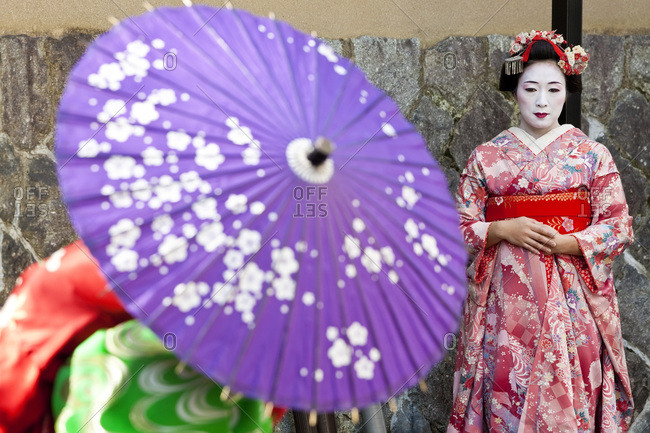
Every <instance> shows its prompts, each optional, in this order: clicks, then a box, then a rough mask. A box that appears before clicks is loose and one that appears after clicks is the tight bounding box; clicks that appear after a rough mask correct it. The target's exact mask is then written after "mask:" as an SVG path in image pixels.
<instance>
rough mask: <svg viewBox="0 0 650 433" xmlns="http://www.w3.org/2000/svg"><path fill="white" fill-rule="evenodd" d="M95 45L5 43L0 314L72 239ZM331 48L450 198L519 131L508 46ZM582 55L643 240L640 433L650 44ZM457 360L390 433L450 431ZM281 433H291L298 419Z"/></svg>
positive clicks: (605, 47) (619, 44) (502, 41)
mask: <svg viewBox="0 0 650 433" xmlns="http://www.w3.org/2000/svg"><path fill="white" fill-rule="evenodd" d="M94 36H95V35H91V34H70V35H68V36H65V37H63V38H52V37H28V36H3V37H0V151H1V152H2V155H3V157H2V158H0V182H1V184H0V245H1V260H2V266H1V267H0V304H2V303H3V302H4V300H5V299H6V297H7V296H8V294H9V292H10V291H11V288H12V287H13V285H14V283H15V280H16V278H17V276H18V275H19V274H20V272H21V271H22V270H23V269H24V268H25V267H26V266H27V265H29V264H30V263H32V262H34V261H36V260H39V259H42V258H44V257H46V256H48V255H49V254H51V253H52V252H54V251H55V250H56V249H58V248H59V247H61V246H63V245H66V244H67V243H69V242H71V241H72V240H74V239H75V237H76V235H75V233H74V230H73V229H72V227H71V225H70V222H69V220H68V216H67V213H66V210H65V207H64V206H63V204H62V203H61V200H60V194H59V189H58V187H57V178H56V172H55V161H54V156H53V146H54V139H53V136H54V125H55V115H56V107H57V104H58V100H59V98H60V96H61V93H62V91H63V87H64V85H65V81H66V77H67V74H68V73H69V71H70V69H71V68H72V66H73V65H74V63H75V62H76V61H77V60H78V58H79V57H80V56H81V54H82V53H83V50H84V49H85V47H86V46H87V45H88V43H89V42H90V41H92V39H93V37H94ZM328 42H330V43H331V44H332V46H333V47H334V48H335V49H336V50H337V51H338V52H339V53H341V54H342V55H344V56H347V57H350V58H352V59H354V60H355V62H356V63H357V64H358V65H359V66H360V67H361V68H362V69H363V70H364V71H365V72H366V74H367V75H368V78H369V79H370V80H371V81H372V82H373V83H375V84H376V85H377V86H378V87H380V88H382V89H384V90H385V91H386V92H387V93H388V94H389V95H390V96H392V97H393V98H394V99H395V100H396V101H397V102H398V104H399V105H400V107H401V108H402V111H403V112H404V113H405V115H406V117H407V118H408V119H410V120H411V121H412V122H413V123H414V124H415V125H416V126H417V128H418V129H419V131H420V132H421V133H422V134H423V135H424V137H425V138H426V139H427V143H428V146H429V150H430V151H431V153H432V154H433V155H434V156H435V157H436V158H437V160H438V161H439V162H440V164H441V165H442V167H443V169H444V171H445V173H446V175H447V179H448V182H449V186H450V188H452V189H454V190H455V187H456V185H457V183H458V176H459V173H460V170H461V169H462V167H463V166H464V165H465V162H466V160H467V157H468V155H469V153H470V152H471V150H472V149H473V148H474V147H475V146H476V145H478V144H479V143H481V142H483V141H486V140H489V139H490V138H492V137H493V136H494V135H496V134H497V133H498V132H499V131H501V130H502V129H504V128H505V127H507V126H509V125H515V124H516V123H517V120H516V119H517V107H516V104H515V103H514V100H513V99H512V98H511V97H510V96H508V95H504V94H502V93H501V92H499V91H498V90H497V79H498V70H499V68H500V65H501V62H502V59H503V58H504V56H505V54H504V53H505V51H507V49H508V47H509V43H510V38H508V37H505V36H500V35H490V36H487V37H451V38H448V39H445V40H443V41H441V42H440V43H438V44H436V45H434V46H432V47H430V48H427V49H422V48H421V46H420V42H419V40H417V39H405V40H396V39H386V38H374V37H360V38H356V39H351V40H328ZM582 45H583V46H584V47H586V48H587V49H588V50H589V51H590V52H591V53H592V60H591V62H590V65H589V68H588V69H587V72H586V73H585V75H584V89H585V90H584V93H583V96H582V102H583V121H582V129H583V130H584V131H585V132H586V133H587V134H589V135H590V137H592V138H594V139H596V140H598V141H600V142H602V143H604V144H606V145H607V146H608V148H609V149H610V151H611V152H612V154H613V155H614V158H615V160H616V163H617V165H618V168H619V171H620V173H621V175H622V178H623V183H624V186H625V193H626V196H627V199H628V202H629V204H630V209H631V212H632V214H633V216H634V230H635V235H636V241H635V243H634V244H633V245H632V246H630V247H629V248H628V249H627V251H626V252H625V253H624V255H623V257H621V258H619V259H618V260H617V262H616V263H615V275H616V282H617V285H618V286H617V287H618V290H619V292H618V296H619V302H620V310H621V320H622V322H623V337H624V339H625V342H626V347H627V351H626V356H627V360H628V365H629V368H630V374H631V380H632V389H633V392H634V400H635V402H636V409H635V422H634V427H633V431H636V432H641V431H647V428H648V426H650V400H648V394H649V389H648V381H649V379H650V359H649V356H650V303H648V299H649V294H650V280H649V279H650V272H649V270H650V224H649V223H650V167H649V166H648V162H649V161H650V152H649V150H650V149H649V146H648V139H647V135H646V134H647V132H648V131H650V128H649V126H650V125H649V123H650V121H649V119H650V105H649V103H648V99H649V98H650V77H649V75H650V36H605V35H586V36H585V37H584V40H583V44H582ZM644 132H645V133H646V134H644ZM455 355H456V354H455V351H454V350H453V349H452V350H451V351H450V352H449V354H448V355H447V356H446V357H445V359H444V360H443V361H442V362H441V363H440V364H439V365H438V366H436V367H435V368H434V369H433V370H432V371H431V372H430V374H429V376H428V379H427V381H426V383H427V385H428V391H427V392H423V391H421V390H420V389H419V388H415V389H411V390H409V391H406V392H404V393H403V394H401V395H399V396H398V398H397V411H396V412H395V413H392V412H391V411H390V410H389V409H388V407H387V405H385V406H384V408H383V416H384V419H385V421H386V425H387V427H388V429H389V431H390V432H391V433H398V432H399V433H401V432H414V433H418V432H441V431H444V430H445V427H446V424H447V420H448V417H449V413H450V410H451V384H452V374H453V362H454V359H455ZM646 401H648V407H647V409H645V407H646ZM644 409H645V410H644ZM338 420H339V431H350V432H351V431H354V430H355V427H354V426H353V425H352V423H351V422H350V416H349V413H340V414H338ZM276 430H277V431H281V432H290V431H293V427H292V422H291V417H290V416H288V417H286V419H285V421H284V422H283V423H282V424H281V425H280V426H279V427H278V428H277V429H276Z"/></svg>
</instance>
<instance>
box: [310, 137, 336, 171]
mask: <svg viewBox="0 0 650 433" xmlns="http://www.w3.org/2000/svg"><path fill="white" fill-rule="evenodd" d="M333 150H334V143H332V142H331V141H329V140H328V139H326V138H325V137H318V138H317V139H316V143H315V144H314V150H312V151H311V153H309V155H307V159H308V160H309V162H311V164H312V165H313V166H314V167H318V166H319V165H321V164H322V163H323V162H325V160H326V159H327V157H328V156H329V154H330V153H332V151H333Z"/></svg>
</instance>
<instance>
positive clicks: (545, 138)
mask: <svg viewBox="0 0 650 433" xmlns="http://www.w3.org/2000/svg"><path fill="white" fill-rule="evenodd" d="M573 128H574V126H573V125H571V124H570V123H565V124H564V125H560V126H558V127H557V128H554V129H551V130H550V131H548V132H547V133H546V134H544V135H542V136H541V137H539V138H537V139H535V138H533V136H532V135H530V134H529V133H527V132H526V131H524V130H523V129H521V128H519V127H516V126H513V127H511V128H508V131H510V133H511V134H512V135H514V136H515V137H517V138H518V139H519V141H521V142H522V143H523V144H525V145H526V147H527V148H528V149H530V151H531V152H533V153H534V154H535V155H538V154H539V153H540V152H541V151H542V150H544V148H545V147H546V146H548V145H549V144H551V143H553V142H554V141H555V140H557V139H558V137H560V135H562V134H564V133H565V132H567V131H568V130H570V129H573Z"/></svg>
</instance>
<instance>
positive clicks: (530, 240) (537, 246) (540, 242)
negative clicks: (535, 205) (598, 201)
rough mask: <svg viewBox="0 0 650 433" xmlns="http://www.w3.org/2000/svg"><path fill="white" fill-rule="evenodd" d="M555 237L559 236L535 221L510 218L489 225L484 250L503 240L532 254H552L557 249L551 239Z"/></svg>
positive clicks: (555, 231)
mask: <svg viewBox="0 0 650 433" xmlns="http://www.w3.org/2000/svg"><path fill="white" fill-rule="evenodd" d="M555 236H561V235H560V234H559V233H558V232H557V230H555V229H553V228H551V227H549V226H547V225H546V224H542V223H541V222H539V221H537V220H534V219H532V218H528V217H519V218H511V219H507V220H500V221H495V222H493V223H492V224H490V228H489V230H488V236H487V244H486V248H487V247H490V246H492V245H494V244H496V243H497V242H500V241H502V240H505V241H508V242H510V243H511V244H513V245H517V246H518V247H522V248H525V249H527V250H528V251H530V252H532V253H534V254H539V253H540V252H543V253H544V254H553V253H554V251H553V249H554V248H556V247H557V244H556V242H555V240H554V239H553V238H555ZM571 238H572V239H573V237H571ZM574 241H575V239H574ZM556 252H558V253H559V251H556Z"/></svg>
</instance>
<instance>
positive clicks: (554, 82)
mask: <svg viewBox="0 0 650 433" xmlns="http://www.w3.org/2000/svg"><path fill="white" fill-rule="evenodd" d="M526 83H531V84H539V83H538V82H537V81H530V80H528V81H524V84H526ZM548 84H560V85H561V84H562V83H561V82H559V81H549V82H548Z"/></svg>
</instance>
